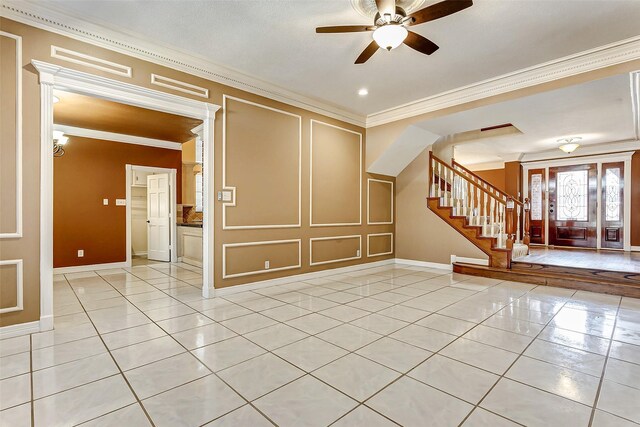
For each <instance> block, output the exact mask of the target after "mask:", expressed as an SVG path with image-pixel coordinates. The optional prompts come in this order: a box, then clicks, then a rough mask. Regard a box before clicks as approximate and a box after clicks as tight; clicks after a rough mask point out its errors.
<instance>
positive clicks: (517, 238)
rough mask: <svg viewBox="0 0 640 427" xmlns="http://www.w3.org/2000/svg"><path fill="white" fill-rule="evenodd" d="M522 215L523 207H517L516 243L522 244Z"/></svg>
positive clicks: (518, 205)
mask: <svg viewBox="0 0 640 427" xmlns="http://www.w3.org/2000/svg"><path fill="white" fill-rule="evenodd" d="M521 213H522V206H521V205H520V204H517V205H516V243H521V242H522V239H521V238H520V216H521Z"/></svg>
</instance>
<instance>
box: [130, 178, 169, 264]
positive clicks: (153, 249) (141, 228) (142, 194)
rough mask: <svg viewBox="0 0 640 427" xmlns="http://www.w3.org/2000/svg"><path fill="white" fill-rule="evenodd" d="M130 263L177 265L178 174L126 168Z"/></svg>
mask: <svg viewBox="0 0 640 427" xmlns="http://www.w3.org/2000/svg"><path fill="white" fill-rule="evenodd" d="M126 174H127V183H126V185H127V207H128V209H127V248H128V249H127V262H128V264H129V265H132V266H136V265H141V264H147V262H148V261H160V262H169V261H170V262H177V261H178V255H177V254H178V248H177V247H176V242H177V234H178V233H177V229H176V224H175V221H171V218H176V208H175V207H176V200H177V194H176V193H177V191H176V189H177V182H176V181H177V178H176V175H177V171H176V170H175V169H166V168H157V167H148V166H138V165H126Z"/></svg>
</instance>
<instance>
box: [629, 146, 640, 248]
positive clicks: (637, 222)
mask: <svg viewBox="0 0 640 427" xmlns="http://www.w3.org/2000/svg"><path fill="white" fill-rule="evenodd" d="M631 246H640V151H636V152H635V154H634V155H633V157H632V158H631Z"/></svg>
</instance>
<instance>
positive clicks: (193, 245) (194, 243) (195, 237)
mask: <svg viewBox="0 0 640 427" xmlns="http://www.w3.org/2000/svg"><path fill="white" fill-rule="evenodd" d="M177 240H178V258H179V259H180V260H181V261H182V262H184V263H186V264H191V265H195V266H197V267H202V228H201V227H186V226H180V225H178V239H177Z"/></svg>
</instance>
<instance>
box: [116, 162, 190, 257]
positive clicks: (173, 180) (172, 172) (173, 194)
mask: <svg viewBox="0 0 640 427" xmlns="http://www.w3.org/2000/svg"><path fill="white" fill-rule="evenodd" d="M134 170H139V171H144V172H151V173H166V174H169V199H170V200H169V206H170V208H171V209H170V215H171V221H170V224H171V226H170V227H169V230H170V239H171V244H170V246H169V248H170V249H171V262H178V245H177V243H176V239H177V236H178V226H177V225H176V219H177V206H176V205H177V203H176V201H177V199H178V196H177V188H178V187H177V173H178V172H177V170H176V169H169V168H157V167H153V166H138V165H125V171H126V174H127V180H126V185H127V193H126V194H127V196H126V197H127V267H131V256H132V255H131V185H132V184H133V182H132V180H131V175H132V172H133V171H134Z"/></svg>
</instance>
